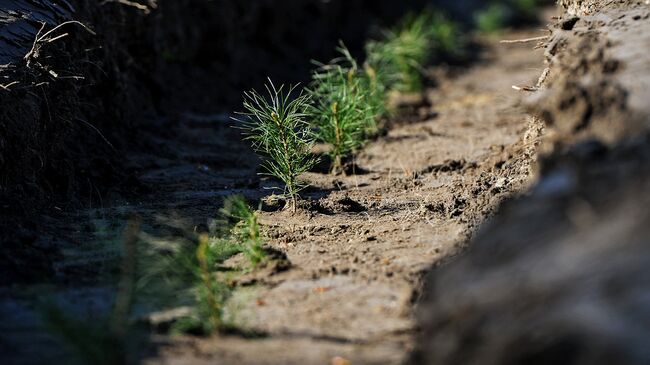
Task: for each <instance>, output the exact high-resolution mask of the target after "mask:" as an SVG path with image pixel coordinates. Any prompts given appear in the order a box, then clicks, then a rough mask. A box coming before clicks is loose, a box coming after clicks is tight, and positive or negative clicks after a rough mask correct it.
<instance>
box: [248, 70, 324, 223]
mask: <svg viewBox="0 0 650 365" xmlns="http://www.w3.org/2000/svg"><path fill="white" fill-rule="evenodd" d="M295 89H296V86H292V87H290V88H289V90H288V91H287V92H285V91H284V86H280V88H276V87H275V85H273V83H272V82H271V80H270V79H269V84H268V85H266V91H267V93H268V96H269V97H268V98H265V97H263V96H262V95H260V94H259V93H257V92H256V91H255V90H252V91H250V92H246V93H244V109H245V112H243V113H241V114H242V115H244V116H245V117H246V119H245V120H242V121H240V122H242V126H243V129H244V130H245V131H246V134H247V136H246V139H247V140H249V141H251V143H252V146H253V149H254V150H255V151H256V152H258V153H259V154H261V155H262V157H263V158H265V161H264V163H263V167H264V168H265V169H266V174H268V175H270V176H274V177H276V178H278V179H280V180H281V181H282V182H284V184H285V186H286V192H287V195H288V196H289V198H290V199H291V202H292V208H293V211H294V212H295V211H296V206H297V199H298V193H299V192H300V191H301V190H303V189H304V188H305V187H307V184H305V183H304V182H302V181H300V180H299V176H300V175H301V174H303V173H305V172H307V171H309V170H310V169H311V168H312V167H313V166H314V165H315V164H316V162H317V159H316V158H315V157H313V156H312V154H311V148H312V147H313V144H314V136H313V133H312V131H311V129H310V127H309V125H308V123H307V122H306V121H305V118H306V117H307V110H308V108H309V96H308V95H305V94H302V93H300V94H299V95H298V96H297V97H295V98H292V94H293V92H294V90H295Z"/></svg>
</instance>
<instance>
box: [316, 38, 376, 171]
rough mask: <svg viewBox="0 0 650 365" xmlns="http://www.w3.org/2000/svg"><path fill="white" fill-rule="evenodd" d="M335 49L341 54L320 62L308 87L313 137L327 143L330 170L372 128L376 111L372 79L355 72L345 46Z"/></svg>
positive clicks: (338, 166)
mask: <svg viewBox="0 0 650 365" xmlns="http://www.w3.org/2000/svg"><path fill="white" fill-rule="evenodd" d="M339 50H340V51H341V52H342V53H343V55H344V58H341V59H335V60H333V61H331V62H330V63H329V64H327V65H320V67H319V68H318V69H317V70H316V71H314V73H313V75H312V83H311V85H310V89H309V94H310V95H311V96H312V100H313V103H312V108H311V116H312V121H313V124H314V127H315V130H316V135H317V138H318V139H319V140H320V141H322V142H325V143H327V144H329V145H330V150H329V155H330V157H331V158H332V173H338V172H340V171H341V170H342V167H343V166H342V165H343V163H342V161H343V158H344V157H346V156H347V155H349V154H350V153H352V152H354V151H355V150H356V149H358V148H359V147H361V146H362V145H363V144H364V143H365V141H366V137H367V136H368V134H370V133H373V132H374V131H375V129H376V123H375V118H376V116H377V114H378V113H380V107H379V106H378V105H377V99H376V98H375V97H376V94H375V93H376V92H377V91H376V90H372V89H370V87H371V86H373V85H372V82H374V81H373V80H371V79H370V78H369V77H366V75H368V74H367V73H365V74H363V73H361V72H359V69H358V67H357V65H356V62H355V61H354V59H352V57H351V56H350V54H349V52H347V49H345V48H340V49H339ZM362 75H363V76H362ZM373 98H375V99H373ZM381 104H382V105H383V101H382V103H381Z"/></svg>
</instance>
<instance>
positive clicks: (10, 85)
mask: <svg viewBox="0 0 650 365" xmlns="http://www.w3.org/2000/svg"><path fill="white" fill-rule="evenodd" d="M18 83H19V81H12V82H10V83H8V84H6V85H3V84H0V88H1V89H2V90H5V91H9V88H10V87H12V86H13V85H16V84H18Z"/></svg>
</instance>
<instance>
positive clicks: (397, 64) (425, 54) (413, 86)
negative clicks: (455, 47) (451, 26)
mask: <svg viewBox="0 0 650 365" xmlns="http://www.w3.org/2000/svg"><path fill="white" fill-rule="evenodd" d="M427 25H428V17H427V16H419V17H409V18H407V19H406V20H405V21H404V22H402V24H401V25H400V26H399V27H398V28H396V29H394V30H389V31H386V32H385V33H384V39H383V40H379V41H370V42H368V43H367V44H366V57H367V62H368V64H369V65H370V66H371V67H372V68H373V69H374V70H381V74H382V76H383V79H382V80H381V82H382V84H384V85H386V87H387V88H389V89H392V90H396V91H405V92H413V91H419V90H421V89H422V69H423V66H424V63H425V62H426V61H427V59H428V58H429V57H430V54H431V50H432V48H431V47H432V46H431V42H430V38H429V36H430V34H429V33H428V31H429V29H428V28H427Z"/></svg>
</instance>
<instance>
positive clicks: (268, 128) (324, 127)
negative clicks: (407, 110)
mask: <svg viewBox="0 0 650 365" xmlns="http://www.w3.org/2000/svg"><path fill="white" fill-rule="evenodd" d="M460 49H462V47H461V39H460V31H459V27H458V26H457V25H456V24H455V23H453V22H452V21H450V20H449V19H447V18H446V17H445V16H444V15H442V14H440V13H437V12H433V11H427V12H424V13H422V14H421V15H419V16H417V17H416V16H408V17H407V18H406V19H405V20H404V21H402V23H401V24H400V25H398V26H397V27H396V28H395V29H393V30H387V31H385V32H384V34H383V37H382V39H380V40H373V41H370V42H368V43H367V44H366V59H365V62H364V63H363V65H360V64H359V63H358V62H357V61H356V60H355V59H354V58H353V57H352V55H351V54H350V52H349V51H348V49H347V48H346V47H345V45H344V44H343V43H341V45H340V47H339V48H338V49H337V51H338V53H339V54H340V57H338V58H335V59H333V60H331V61H330V62H329V63H327V64H321V63H316V66H317V67H316V69H315V70H314V71H313V73H312V81H311V82H310V84H309V85H308V86H307V88H305V89H302V90H298V87H297V86H291V87H288V88H287V87H285V86H284V85H283V86H280V87H276V86H275V85H274V84H273V82H272V81H271V80H269V81H268V84H267V86H266V95H261V94H260V93H258V92H257V91H255V90H252V91H250V92H247V93H245V94H244V110H245V111H244V112H243V113H241V115H242V116H243V118H241V119H238V121H239V122H240V123H241V126H242V127H243V129H244V130H245V133H246V139H248V140H249V141H250V142H251V144H252V146H253V148H254V150H255V151H256V152H257V153H259V154H260V155H261V157H262V158H263V161H264V162H263V168H264V170H265V172H264V173H265V174H267V175H270V176H273V177H275V178H277V179H279V180H281V181H282V182H283V183H284V184H285V194H286V196H287V197H288V198H289V199H290V201H291V206H292V209H293V210H294V211H295V209H296V200H297V198H298V196H299V195H298V194H299V192H300V191H301V190H302V189H304V188H305V187H306V186H307V185H306V183H304V182H303V181H301V180H299V177H300V175H301V174H303V173H304V172H307V171H309V170H311V169H312V168H313V167H314V165H315V164H316V163H317V162H318V157H315V156H314V155H313V154H312V147H313V145H314V144H315V143H316V142H321V143H325V144H327V145H328V155H329V157H330V159H331V161H332V163H331V172H332V173H333V174H338V173H341V172H343V161H344V159H345V158H346V157H348V156H350V155H351V154H353V153H355V152H356V151H357V150H358V149H360V148H361V147H362V146H363V145H364V144H365V143H366V141H368V139H370V138H371V137H372V136H373V135H375V134H376V133H377V132H378V129H379V128H378V122H379V121H380V120H381V119H382V118H384V117H386V116H387V115H388V114H390V113H391V110H389V108H388V107H387V102H386V101H387V98H388V95H389V93H392V92H415V91H420V90H421V88H422V74H423V69H424V65H425V63H426V62H427V61H429V60H430V59H431V58H432V57H433V56H434V54H435V52H450V51H453V50H455V51H457V50H460Z"/></svg>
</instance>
